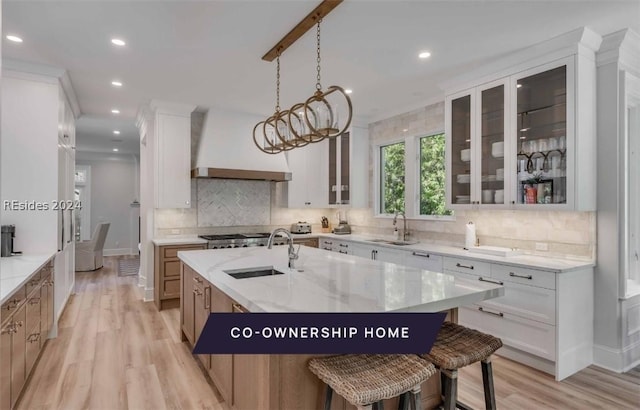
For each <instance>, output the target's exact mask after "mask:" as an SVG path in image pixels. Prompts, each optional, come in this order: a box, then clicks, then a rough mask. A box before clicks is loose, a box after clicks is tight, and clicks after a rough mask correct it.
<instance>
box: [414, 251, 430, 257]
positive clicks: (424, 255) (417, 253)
mask: <svg viewBox="0 0 640 410" xmlns="http://www.w3.org/2000/svg"><path fill="white" fill-rule="evenodd" d="M413 256H422V257H423V258H430V257H431V255H429V254H428V253H422V252H413Z"/></svg>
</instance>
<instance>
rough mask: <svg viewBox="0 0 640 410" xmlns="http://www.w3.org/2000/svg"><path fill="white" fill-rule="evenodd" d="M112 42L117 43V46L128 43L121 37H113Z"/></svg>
mask: <svg viewBox="0 0 640 410" xmlns="http://www.w3.org/2000/svg"><path fill="white" fill-rule="evenodd" d="M111 43H113V44H115V45H116V46H121V47H122V46H124V45H126V44H127V43H125V42H124V40H120V39H119V38H112V39H111Z"/></svg>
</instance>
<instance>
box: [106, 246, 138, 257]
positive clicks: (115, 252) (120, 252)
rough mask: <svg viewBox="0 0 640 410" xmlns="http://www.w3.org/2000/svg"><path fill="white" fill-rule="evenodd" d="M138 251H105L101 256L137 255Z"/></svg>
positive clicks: (125, 249)
mask: <svg viewBox="0 0 640 410" xmlns="http://www.w3.org/2000/svg"><path fill="white" fill-rule="evenodd" d="M137 254H138V250H137V249H136V250H135V252H134V251H133V249H132V248H119V249H105V250H103V251H102V255H103V256H122V255H137Z"/></svg>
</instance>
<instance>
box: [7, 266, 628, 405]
mask: <svg viewBox="0 0 640 410" xmlns="http://www.w3.org/2000/svg"><path fill="white" fill-rule="evenodd" d="M76 288H77V293H76V294H75V295H74V296H72V297H71V299H70V300H69V304H68V306H67V308H66V310H65V311H64V313H63V316H62V317H61V319H60V332H59V336H58V338H56V339H52V340H49V342H48V343H47V345H46V346H45V349H44V352H43V353H42V357H41V359H40V361H39V363H38V364H37V367H36V369H35V370H34V374H33V375H32V377H31V380H30V381H29V383H28V385H27V387H26V388H25V391H24V393H23V396H22V398H21V400H20V402H19V403H18V409H64V410H73V409H104V410H116V409H131V410H138V409H153V410H156V409H158V410H159V409H220V410H228V406H227V405H226V404H225V403H224V402H222V399H221V398H220V395H219V394H218V392H217V391H216V390H215V388H213V387H212V386H211V385H210V384H208V381H207V379H206V378H205V377H204V376H203V372H202V371H201V369H200V368H199V367H198V365H197V364H196V361H195V360H194V359H193V358H192V356H191V353H190V351H189V349H188V348H187V346H186V345H185V344H183V343H181V342H180V338H179V333H178V328H179V312H178V310H177V309H170V310H165V311H162V312H158V311H157V310H156V308H155V306H154V304H153V303H144V302H142V300H141V296H140V294H139V292H138V288H137V286H136V277H135V276H125V277H119V276H118V275H117V258H116V257H109V258H105V267H104V268H103V269H101V270H99V271H96V272H86V273H85V272H78V273H76ZM493 366H494V381H495V388H496V395H497V403H498V408H499V409H535V410H539V409H562V410H566V409H580V410H585V409H638V408H640V368H637V369H634V371H631V372H629V373H627V374H624V375H618V374H615V373H612V372H609V371H606V370H602V369H600V368H597V367H595V366H592V367H589V368H588V369H585V370H584V371H582V372H580V373H578V374H576V375H574V376H572V377H569V378H568V379H566V380H564V381H562V382H559V383H558V382H556V381H555V380H554V379H553V378H552V377H551V376H549V375H547V374H544V373H542V372H539V371H536V370H533V369H531V368H529V367H526V366H523V365H520V364H518V363H515V362H512V361H510V360H507V359H503V358H500V357H494V361H493ZM459 383H460V391H459V398H460V400H461V401H462V402H464V403H465V404H468V405H471V406H472V407H474V408H478V409H481V408H484V403H483V393H482V376H481V372H480V366H479V365H475V366H473V365H472V366H469V367H467V368H465V369H463V371H462V372H461V376H460V382H459ZM256 410H259V409H256Z"/></svg>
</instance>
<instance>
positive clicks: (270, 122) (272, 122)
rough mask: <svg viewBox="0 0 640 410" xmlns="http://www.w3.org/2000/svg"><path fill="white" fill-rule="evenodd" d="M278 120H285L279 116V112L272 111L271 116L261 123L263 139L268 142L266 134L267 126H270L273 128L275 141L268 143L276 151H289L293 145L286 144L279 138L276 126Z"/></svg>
mask: <svg viewBox="0 0 640 410" xmlns="http://www.w3.org/2000/svg"><path fill="white" fill-rule="evenodd" d="M280 122H282V123H285V121H284V120H282V118H280V112H279V111H278V112H276V113H274V114H273V115H272V116H270V117H269V118H267V119H266V120H264V123H263V124H262V133H263V134H264V137H265V140H266V141H267V142H269V141H270V139H269V137H268V136H267V127H271V128H272V129H273V133H274V136H275V137H276V138H273V139H274V142H275V143H270V144H269V145H271V146H272V147H273V148H275V149H277V150H279V151H278V152H283V151H290V150H292V149H294V148H295V146H292V145H288V144H286V143H285V141H284V140H283V139H282V138H280V135H279V133H278V127H277V124H279V123H280Z"/></svg>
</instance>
